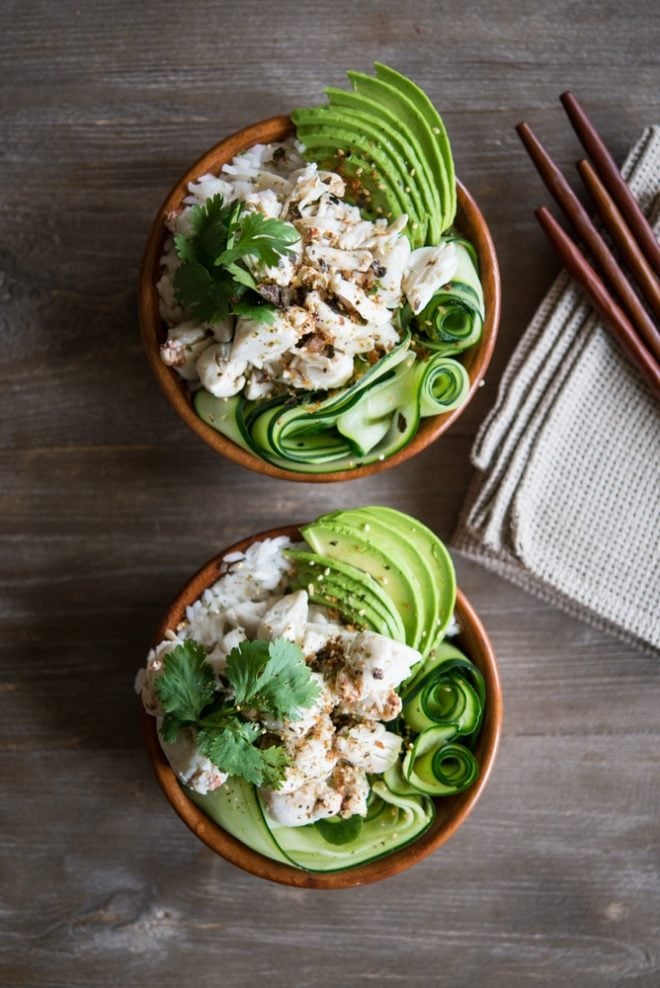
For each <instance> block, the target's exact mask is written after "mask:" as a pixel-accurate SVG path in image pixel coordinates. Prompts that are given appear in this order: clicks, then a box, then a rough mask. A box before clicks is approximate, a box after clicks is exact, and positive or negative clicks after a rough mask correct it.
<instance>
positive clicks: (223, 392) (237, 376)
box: [195, 343, 247, 398]
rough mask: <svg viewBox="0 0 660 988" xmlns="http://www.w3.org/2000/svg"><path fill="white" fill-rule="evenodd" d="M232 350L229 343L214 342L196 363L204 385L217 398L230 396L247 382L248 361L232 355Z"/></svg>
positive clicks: (236, 392)
mask: <svg viewBox="0 0 660 988" xmlns="http://www.w3.org/2000/svg"><path fill="white" fill-rule="evenodd" d="M230 352H231V350H230V346H229V344H227V343H214V344H213V345H212V346H210V347H207V349H206V350H204V352H203V353H202V355H201V356H200V357H199V358H198V359H197V363H196V365H195V367H196V370H197V373H198V375H199V379H200V381H201V382H202V384H203V386H204V387H205V388H206V390H207V391H210V392H211V394H212V395H215V397H216V398H230V397H231V396H232V395H236V394H238V393H239V391H241V389H242V388H243V385H244V384H245V371H246V370H247V361H246V360H241V359H240V358H239V359H234V357H233V356H231V357H230Z"/></svg>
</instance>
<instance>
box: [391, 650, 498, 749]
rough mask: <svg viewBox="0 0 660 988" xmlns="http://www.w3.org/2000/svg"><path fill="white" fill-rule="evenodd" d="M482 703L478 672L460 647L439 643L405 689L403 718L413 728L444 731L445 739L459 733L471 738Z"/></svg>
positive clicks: (481, 714) (481, 677) (483, 693)
mask: <svg viewBox="0 0 660 988" xmlns="http://www.w3.org/2000/svg"><path fill="white" fill-rule="evenodd" d="M485 702H486V687H485V683H484V678H483V676H482V675H481V672H480V671H479V670H478V669H477V667H476V666H475V665H474V663H473V662H471V661H470V660H469V659H468V658H467V656H465V655H464V654H463V652H461V651H460V649H458V648H456V647H455V646H454V645H451V644H450V643H449V642H441V643H439V644H438V645H437V646H436V647H435V648H434V649H433V650H432V652H431V653H430V654H429V657H428V658H427V659H426V661H425V662H424V664H423V666H422V667H421V668H420V669H419V670H418V672H417V673H416V675H415V677H414V679H413V680H412V682H410V683H409V684H408V685H407V686H406V688H405V689H404V691H403V718H404V720H405V722H406V724H407V725H408V726H409V727H410V728H412V730H414V731H425V730H426V729H428V728H439V729H443V730H447V731H448V732H449V733H448V734H447V739H448V740H449V739H452V738H453V737H456V736H458V735H472V736H473V737H474V736H475V734H476V732H477V731H478V729H479V727H480V725H481V720H482V717H483V712H484V706H485ZM467 743H470V742H469V741H468V742H467Z"/></svg>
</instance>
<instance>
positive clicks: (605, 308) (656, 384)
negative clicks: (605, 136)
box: [535, 206, 660, 397]
mask: <svg viewBox="0 0 660 988" xmlns="http://www.w3.org/2000/svg"><path fill="white" fill-rule="evenodd" d="M535 216H536V218H537V219H538V221H539V223H540V224H541V227H542V228H543V230H544V231H545V233H546V235H547V237H548V239H549V240H550V242H551V243H552V245H553V246H554V248H555V250H556V251H557V253H558V254H559V256H560V257H561V259H562V261H563V262H564V266H565V267H566V269H567V271H568V272H569V274H570V275H571V276H572V277H573V278H574V279H575V281H577V282H578V284H579V285H581V286H582V288H583V289H584V290H585V292H586V293H587V295H588V296H589V298H590V300H591V302H592V304H593V306H594V308H595V309H596V310H597V312H599V313H600V315H601V316H602V317H603V319H604V320H605V322H606V323H607V324H608V325H609V326H610V327H611V328H612V329H613V331H614V333H615V335H616V338H617V340H618V341H619V343H620V344H621V347H622V349H623V350H624V351H625V354H626V356H627V357H628V358H629V360H630V362H631V363H633V364H634V365H635V366H636V367H637V368H638V370H639V371H640V373H641V374H642V375H643V377H644V379H645V380H646V381H647V383H648V384H649V385H650V387H651V389H652V390H653V392H654V393H655V394H656V396H658V397H660V368H659V367H658V365H657V364H656V362H655V360H654V359H653V357H652V356H651V355H650V353H649V352H648V350H647V349H646V347H645V346H644V345H643V344H642V342H641V341H640V339H639V337H638V336H637V333H636V332H635V328H634V326H633V325H632V323H631V322H630V320H629V319H628V317H627V316H626V314H625V312H624V311H623V310H622V309H621V307H620V306H619V305H617V303H616V302H615V301H614V299H613V298H612V297H611V295H610V293H609V292H608V291H607V289H606V287H605V285H604V284H603V282H602V281H601V279H600V278H599V277H598V275H597V274H596V272H595V271H594V269H593V268H592V267H591V265H590V264H589V262H588V261H587V260H585V258H584V257H583V256H582V254H581V253H580V251H579V250H578V248H577V247H576V246H575V244H574V243H573V241H572V240H571V238H570V237H569V236H568V234H567V233H566V232H565V230H564V229H563V228H562V227H561V226H560V225H559V223H558V222H557V220H556V219H555V218H554V216H553V215H552V213H551V212H550V211H549V210H548V209H546V207H545V206H541V207H540V209H537V210H536V212H535Z"/></svg>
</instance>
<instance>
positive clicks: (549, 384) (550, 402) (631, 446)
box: [452, 127, 660, 653]
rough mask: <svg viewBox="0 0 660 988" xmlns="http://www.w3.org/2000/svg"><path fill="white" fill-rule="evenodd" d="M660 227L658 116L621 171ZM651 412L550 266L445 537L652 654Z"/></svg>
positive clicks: (643, 393) (654, 527)
mask: <svg viewBox="0 0 660 988" xmlns="http://www.w3.org/2000/svg"><path fill="white" fill-rule="evenodd" d="M622 173H623V175H624V178H625V179H626V181H627V182H628V184H629V187H630V189H631V191H632V193H633V195H634V196H635V197H636V198H637V200H638V202H639V203H640V205H641V207H642V209H643V210H644V211H645V213H646V214H647V216H648V217H649V219H650V221H651V223H652V225H653V227H654V229H655V232H656V235H657V234H658V232H659V231H660V127H649V128H648V129H646V130H645V131H644V133H643V134H642V136H641V138H640V140H639V141H638V142H637V144H636V145H635V147H634V148H633V149H632V151H631V152H630V154H629V156H628V158H627V160H626V162H625V165H624V167H623V169H622ZM659 424H660V423H659V414H658V409H657V407H656V402H655V399H654V398H653V396H652V395H651V393H650V391H649V390H648V388H647V387H646V385H645V383H644V381H643V380H642V378H641V377H640V375H639V374H638V372H637V370H636V369H635V368H634V367H632V366H631V365H630V364H629V363H628V362H627V360H626V358H625V357H624V356H623V354H622V353H621V352H620V350H619V348H618V346H617V344H616V343H615V342H614V340H613V339H612V337H611V335H610V333H609V331H608V330H607V329H606V328H605V327H604V326H603V325H602V322H601V320H600V317H599V316H598V315H597V314H596V313H594V312H593V310H592V309H591V306H590V304H589V302H588V300H587V299H586V298H585V296H584V295H583V294H582V293H581V291H580V290H579V289H578V288H576V287H575V286H574V285H573V283H572V282H571V281H570V279H569V277H568V275H567V274H566V273H562V274H560V275H559V277H558V278H557V280H556V281H555V283H554V284H553V286H552V288H551V289H550V291H549V292H548V294H547V295H546V297H545V299H544V300H543V302H542V303H541V305H540V307H539V309H538V310H537V312H536V314H535V316H534V318H533V320H532V322H531V324H530V326H529V327H528V329H527V330H526V332H525V333H524V335H523V337H522V339H521V340H520V343H519V344H518V347H517V348H516V350H515V352H514V354H513V356H512V357H511V360H510V362H509V364H508V366H507V368H506V370H505V372H504V375H503V377H502V380H501V382H500V388H499V393H498V397H497V402H496V404H495V407H494V408H493V409H492V411H491V412H490V414H489V415H488V416H487V418H486V420H485V421H484V423H483V424H482V426H481V428H480V430H479V432H478V434H477V438H476V442H475V445H474V447H473V450H472V462H473V465H474V466H475V467H476V469H477V471H478V472H477V474H476V475H475V477H474V479H473V482H472V484H471V487H470V489H469V491H468V496H467V500H466V503H465V505H464V509H463V511H462V514H461V518H460V520H459V525H458V529H457V531H456V533H455V535H454V537H453V539H452V545H453V547H454V548H455V549H457V550H459V551H460V552H461V553H463V554H464V555H466V556H468V557H470V558H472V559H474V560H476V561H478V562H480V563H482V564H483V565H484V566H486V567H488V568H490V569H492V570H494V571H495V572H496V573H498V574H500V575H501V576H503V577H506V578H507V579H509V580H511V581H512V582H513V583H516V584H518V585H519V586H521V587H523V588H524V589H525V590H529V591H531V592H532V593H536V594H537V595H539V596H541V597H543V598H544V599H546V600H548V601H550V602H551V603H554V604H556V605H558V606H559V607H563V608H564V609H565V610H567V611H569V612H570V613H571V614H573V615H575V616H577V617H579V618H583V619H584V620H586V621H589V622H591V623H592V624H595V625H597V626H599V627H601V628H604V629H606V630H608V631H610V632H612V633H614V634H616V635H619V636H620V637H621V638H623V639H625V640H626V641H628V642H630V643H633V644H636V645H638V646H641V647H643V648H647V649H648V648H649V647H650V648H651V649H652V650H654V651H656V652H659V653H660V551H659V533H660V523H659V522H660V518H659V512H658V494H659V490H658V460H659V456H658V454H659V449H660V442H659V440H660V428H659Z"/></svg>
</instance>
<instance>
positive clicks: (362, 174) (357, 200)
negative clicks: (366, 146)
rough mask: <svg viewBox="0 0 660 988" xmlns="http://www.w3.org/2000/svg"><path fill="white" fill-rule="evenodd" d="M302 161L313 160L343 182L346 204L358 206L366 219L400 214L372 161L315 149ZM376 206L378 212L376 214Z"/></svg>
mask: <svg viewBox="0 0 660 988" xmlns="http://www.w3.org/2000/svg"><path fill="white" fill-rule="evenodd" d="M305 158H307V159H308V160H310V161H316V163H317V164H318V165H319V166H320V167H321V168H326V169H327V170H328V171H336V172H337V173H338V174H339V175H341V176H342V178H343V179H344V181H345V182H346V186H347V187H346V201H347V202H350V203H353V204H354V205H356V206H359V208H360V210H361V212H362V215H363V216H364V217H366V218H367V219H370V220H377V219H378V218H379V217H380V216H385V218H386V219H389V218H390V217H391V216H400V215H401V212H402V210H401V204H400V202H399V199H398V197H397V195H396V193H395V192H394V191H393V190H392V189H390V188H389V186H385V188H384V189H382V188H380V186H381V185H383V184H384V183H382V182H381V181H380V176H379V175H378V172H376V171H375V169H374V164H373V161H368V160H367V159H366V158H364V157H362V156H361V155H359V154H356V153H355V152H350V153H349V154H347V155H346V156H345V157H338V156H337V148H336V147H316V146H315V148H314V152H313V153H311V152H305ZM379 206H380V209H381V211H380V212H378V207H379Z"/></svg>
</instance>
